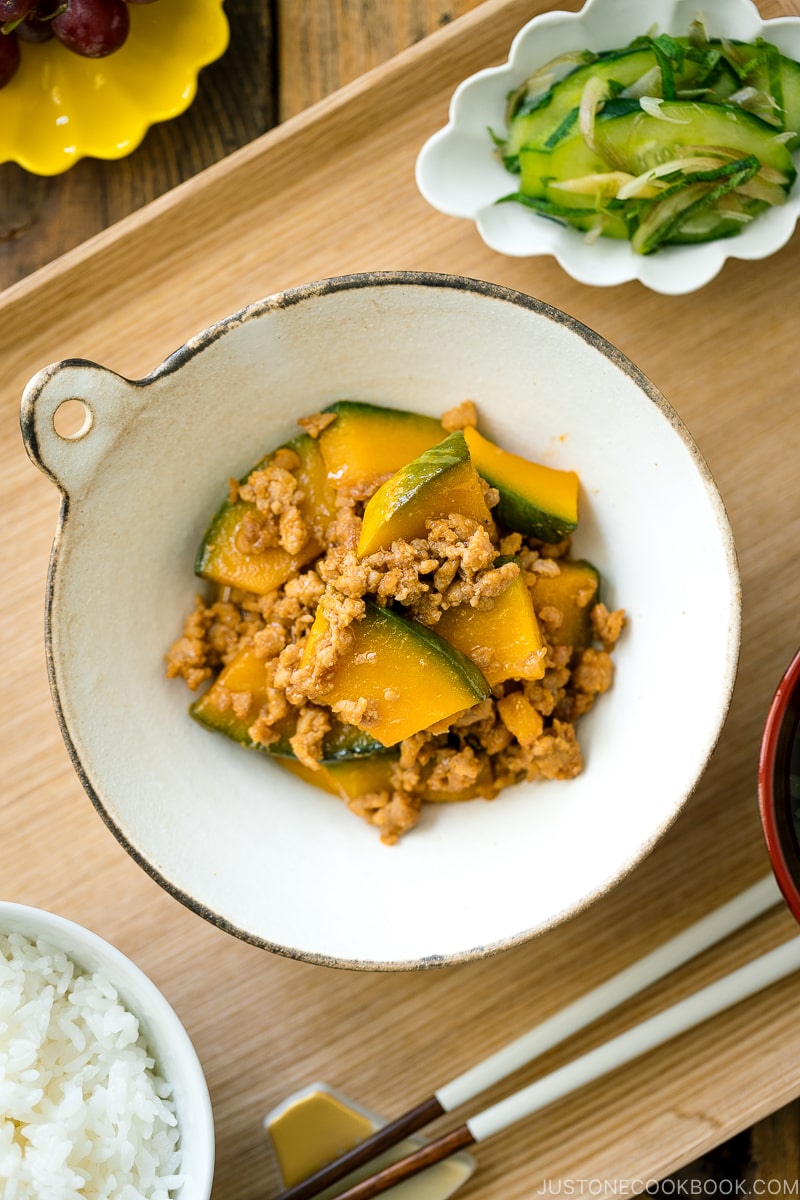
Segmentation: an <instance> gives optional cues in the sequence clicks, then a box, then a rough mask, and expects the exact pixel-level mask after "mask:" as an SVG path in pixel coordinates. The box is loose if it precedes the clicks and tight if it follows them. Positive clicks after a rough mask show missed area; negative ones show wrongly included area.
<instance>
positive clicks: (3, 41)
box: [0, 33, 19, 88]
mask: <svg viewBox="0 0 800 1200" xmlns="http://www.w3.org/2000/svg"><path fill="white" fill-rule="evenodd" d="M18 66H19V42H18V41H17V39H16V36H15V35H14V34H13V33H0V88H1V87H5V86H6V84H7V83H8V81H9V80H10V79H11V77H12V76H13V74H14V72H15V71H16V69H17V67H18Z"/></svg>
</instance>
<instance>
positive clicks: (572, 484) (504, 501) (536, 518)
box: [464, 429, 579, 542]
mask: <svg viewBox="0 0 800 1200" xmlns="http://www.w3.org/2000/svg"><path fill="white" fill-rule="evenodd" d="M464 438H465V440H466V443H467V446H468V447H469V453H470V455H471V458H472V462H473V463H474V465H475V469H476V471H477V472H478V474H479V475H480V476H481V477H482V478H483V479H485V480H486V482H487V483H490V484H491V485H492V487H494V488H497V490H498V492H499V493H500V503H499V504H498V505H497V506H496V508H495V509H494V510H493V511H494V516H495V519H496V520H497V521H498V522H499V523H500V524H501V525H505V526H506V528H507V529H514V530H516V531H517V532H518V533H527V534H531V535H532V536H533V537H535V538H539V540H540V541H543V542H560V541H562V539H563V538H565V537H568V536H569V534H571V533H572V532H573V531H574V530H575V529H576V528H577V525H578V486H579V481H578V476H577V475H576V474H575V472H574V471H559V470H556V469H555V468H554V467H545V466H542V465H541V464H539V463H533V462H530V461H529V459H527V458H522V457H521V456H520V455H519V454H512V453H511V452H510V451H508V450H501V449H500V447H499V446H495V444H494V443H493V442H490V441H489V440H488V439H487V438H485V437H483V435H482V434H480V433H478V431H477V429H465V430H464Z"/></svg>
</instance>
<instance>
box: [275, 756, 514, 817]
mask: <svg viewBox="0 0 800 1200" xmlns="http://www.w3.org/2000/svg"><path fill="white" fill-rule="evenodd" d="M397 759H398V754H397V752H396V751H393V750H384V751H383V753H382V754H373V755H371V756H370V757H369V758H358V759H348V760H343V761H340V762H330V763H325V764H324V765H322V766H320V767H319V769H318V770H316V771H313V770H312V769H311V768H310V767H306V766H304V765H303V763H300V762H298V761H297V759H289V758H282V759H278V760H277V761H279V762H280V764H281V766H282V767H285V768H286V769H287V770H288V771H291V773H292V774H293V775H296V776H297V777H298V779H302V780H304V781H305V782H306V783H310V784H311V785H312V786H313V787H318V788H321V789H322V790H323V791H325V792H330V793H331V794H332V795H334V796H339V797H340V798H341V799H342V800H345V801H347V800H355V799H357V797H359V796H366V795H368V794H369V793H370V792H388V791H391V790H392V771H393V769H394V766H395V764H396V762H397ZM420 794H421V797H422V799H423V800H428V801H430V802H431V803H436V804H444V803H453V802H456V801H460V800H475V799H476V798H477V797H478V796H484V797H486V798H487V799H488V798H490V797H491V796H493V795H494V789H493V787H492V780H491V770H490V768H489V766H488V764H487V766H486V768H485V769H484V770H483V771H482V772H481V775H480V776H479V777H478V779H477V780H476V782H475V783H474V784H473V785H472V786H471V787H468V788H461V789H460V790H459V791H455V792H447V791H440V790H439V789H438V788H428V787H426V786H425V784H424V783H423V784H422V786H421V792H420Z"/></svg>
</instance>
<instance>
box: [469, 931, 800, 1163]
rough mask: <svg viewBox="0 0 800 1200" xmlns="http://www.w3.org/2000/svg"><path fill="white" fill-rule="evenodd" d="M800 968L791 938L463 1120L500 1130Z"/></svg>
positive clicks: (486, 1132)
mask: <svg viewBox="0 0 800 1200" xmlns="http://www.w3.org/2000/svg"><path fill="white" fill-rule="evenodd" d="M798 968H800V937H795V938H792V939H791V940H790V941H788V942H786V943H785V944H784V945H783V946H778V948H777V949H776V950H771V951H769V953H767V954H763V955H762V956H761V957H760V958H757V959H755V960H754V961H753V962H751V963H748V964H747V965H746V966H744V967H740V968H739V970H737V971H733V972H732V973H731V974H730V975H726V976H724V977H723V978H722V979H718V980H717V981H716V983H712V984H710V985H709V986H708V987H705V988H702V989H701V991H699V992H695V993H694V995H693V996H687V998H686V999H685V1000H681V1001H679V1003H677V1004H674V1005H673V1006H672V1007H671V1008H667V1009H665V1010H664V1011H663V1012H660V1013H657V1014H656V1015H655V1016H654V1017H650V1019H649V1020H647V1021H643V1022H642V1023H641V1024H640V1025H635V1026H634V1027H633V1028H632V1029H629V1030H627V1031H626V1032H625V1033H621V1034H620V1035H619V1036H618V1037H615V1038H612V1040H611V1041H610V1042H606V1043H605V1045H602V1046H598V1047H597V1049H596V1050H590V1051H589V1053H588V1054H584V1055H583V1056H582V1057H581V1058H576V1059H575V1060H574V1061H573V1062H571V1063H567V1065H566V1066H564V1067H561V1068H560V1069H559V1070H557V1071H554V1072H553V1073H552V1074H551V1075H546V1076H545V1077H544V1078H542V1079H538V1080H537V1081H536V1082H535V1083H532V1084H530V1085H529V1086H528V1087H526V1088H523V1089H522V1090H521V1091H519V1092H517V1093H516V1094H515V1095H513V1096H509V1097H508V1098H507V1099H506V1100H502V1101H500V1103H499V1104H495V1105H493V1106H492V1107H491V1108H487V1109H485V1111H484V1112H482V1113H478V1114H477V1115H476V1116H474V1117H471V1118H470V1119H469V1120H468V1121H467V1122H466V1124H467V1126H468V1128H469V1130H470V1133H471V1134H472V1135H473V1137H474V1138H475V1140H476V1141H483V1140H484V1139H485V1138H488V1137H491V1135H492V1134H493V1133H499V1132H500V1130H501V1129H505V1128H506V1127H507V1126H508V1125H512V1124H513V1123H514V1122H515V1121H519V1120H521V1119H522V1118H523V1117H528V1116H530V1115H531V1113H534V1112H537V1111H538V1110H539V1109H541V1108H544V1107H545V1105H547V1104H552V1103H553V1101H555V1100H559V1099H561V1097H562V1096H566V1095H568V1093H570V1092H573V1091H575V1090H576V1089H577V1088H579V1087H583V1086H584V1085H585V1084H587V1083H590V1082H591V1081H592V1080H594V1079H599V1078H600V1077H601V1076H602V1075H606V1074H607V1073H608V1072H609V1071H613V1070H614V1069H615V1068H616V1067H619V1066H622V1064H623V1063H626V1062H630V1060H631V1059H633V1058H638V1057H639V1055H640V1054H644V1053H645V1052H646V1051H648V1050H652V1049H653V1048H654V1047H655V1046H660V1045H661V1044H662V1043H663V1042H666V1041H668V1040H669V1039H670V1038H673V1037H676V1036H677V1035H678V1034H680V1033H684V1032H685V1031H686V1030H687V1029H691V1028H693V1027H694V1026H695V1025H699V1024H700V1023H701V1021H705V1020H707V1019H708V1018H709V1017H713V1016H714V1015H715V1014H716V1013H720V1012H722V1011H723V1010H724V1009H726V1008H730V1007H731V1006H732V1005H734V1004H738V1002H739V1001H740V1000H744V999H745V998H746V997H747V996H752V995H753V994H754V993H755V992H758V991H761V989H762V988H765V987H768V986H769V984H771V983H776V982H777V981H778V980H779V979H783V978H785V976H787V975H790V974H791V973H792V972H793V971H796V970H797V969H798Z"/></svg>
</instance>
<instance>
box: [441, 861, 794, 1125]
mask: <svg viewBox="0 0 800 1200" xmlns="http://www.w3.org/2000/svg"><path fill="white" fill-rule="evenodd" d="M780 900H781V893H780V889H779V888H778V885H777V883H776V882H775V878H774V876H773V875H772V874H770V875H768V876H767V878H766V879H762V880H761V881H760V882H759V883H756V884H754V885H753V886H752V887H750V888H747V889H746V890H745V891H744V892H742V893H741V894H740V895H738V896H736V897H735V898H734V899H733V900H729V901H728V903H727V904H723V905H721V907H720V908H717V909H715V910H714V912H712V913H709V914H708V916H706V917H703V918H701V920H699V921H696V922H695V923H694V924H693V925H690V926H689V928H688V929H685V930H684V931H683V932H682V933H679V934H677V935H676V936H675V937H674V938H672V939H671V940H670V941H668V942H665V943H664V945H663V946H659V947H658V948H657V949H656V950H653V951H651V952H650V954H646V955H645V956H644V958H640V959H639V960H638V962H635V963H633V964H632V965H631V966H630V967H626V968H625V969H624V970H623V971H620V972H619V974H617V975H613V976H612V977H611V979H608V980H606V981H605V983H601V984H600V985H599V986H598V987H596V988H593V989H592V991H590V992H587V993H586V994H585V995H584V996H581V997H580V998H579V999H578V1000H575V1001H574V1002H573V1003H572V1004H569V1005H567V1007H566V1008H563V1009H561V1011H560V1012H557V1013H555V1014H554V1015H553V1016H552V1017H550V1018H548V1019H547V1020H546V1021H543V1022H542V1023H541V1024H540V1025H537V1026H536V1027H535V1028H534V1029H531V1030H529V1032H528V1033H525V1034H523V1035H522V1037H520V1038H517V1039H516V1041H513V1042H510V1043H509V1045H507V1046H504V1047H503V1048H502V1049H501V1050H498V1051H497V1052H496V1053H495V1054H493V1055H491V1056H490V1057H489V1058H486V1059H484V1060H483V1062H480V1063H478V1064H477V1066H474V1067H472V1068H471V1069H470V1070H469V1071H465V1072H464V1074H463V1075H459V1076H458V1077H457V1078H456V1079H453V1080H451V1081H450V1082H449V1083H446V1084H444V1086H443V1087H440V1088H439V1090H438V1091H437V1092H436V1099H437V1100H438V1101H439V1103H440V1104H441V1106H442V1108H443V1109H444V1110H445V1112H450V1111H451V1110H452V1109H454V1108H457V1107H458V1106H459V1105H460V1104H463V1103H465V1102H466V1101H467V1100H471V1099H472V1097H473V1096H477V1095H479V1094H480V1093H481V1092H483V1091H485V1090H486V1088H488V1087H491V1086H492V1085H493V1084H495V1083H497V1082H498V1081H499V1080H501V1079H505V1078H506V1076H507V1075H510V1074H511V1073H512V1072H513V1071H516V1070H518V1069H519V1067H522V1066H524V1065H525V1064H526V1063H529V1062H531V1061H532V1060H533V1059H534V1058H537V1057H538V1056H539V1055H540V1054H543V1053H544V1051H545V1050H549V1049H550V1048H551V1047H552V1046H556V1045H558V1043H559V1042H563V1041H564V1040H565V1039H566V1038H568V1037H571V1035H572V1034H573V1033H575V1032H577V1030H579V1029H583V1028H584V1026H586V1025H589V1024H590V1023H591V1022H592V1021H596V1020H597V1018H598V1017H601V1016H603V1015H604V1014H605V1013H607V1012H610V1011H611V1009H613V1008H616V1007H617V1006H618V1005H620V1004H622V1003H623V1001H625V1000H628V999H629V998H630V997H631V996H635V995H636V993H637V992H641V991H643V990H644V989H645V988H646V987H649V985H650V984H651V983H655V982H656V980H658V979H662V978H663V977H664V976H665V975H668V974H669V973H670V972H671V971H674V970H675V969H676V968H677V967H680V966H682V965H683V964H684V963H686V962H688V961H689V960H690V959H691V958H694V957H695V956H696V955H697V954H700V953H702V951H703V950H707V949H708V947H709V946H713V945H714V944H715V943H716V942H719V941H721V940H722V939H723V938H724V937H727V936H728V934H730V933H733V932H734V931H735V930H736V929H740V928H741V927H742V926H743V925H746V924H747V923H748V921H753V920H755V918H756V917H758V916H761V914H762V913H764V912H766V911H767V910H768V909H770V908H772V907H773V905H775V904H777V903H778V902H779V901H780Z"/></svg>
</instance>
